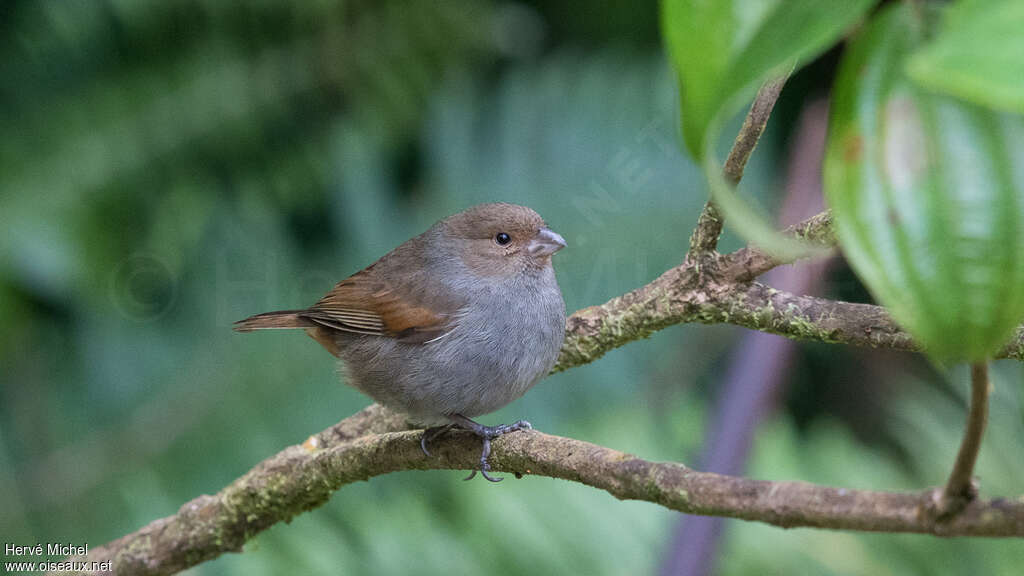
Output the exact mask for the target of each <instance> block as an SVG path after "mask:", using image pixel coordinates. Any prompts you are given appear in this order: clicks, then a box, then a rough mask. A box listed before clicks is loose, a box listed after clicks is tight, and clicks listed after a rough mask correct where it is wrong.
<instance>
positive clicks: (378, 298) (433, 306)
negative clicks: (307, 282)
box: [299, 266, 458, 342]
mask: <svg viewBox="0 0 1024 576" xmlns="http://www.w3.org/2000/svg"><path fill="white" fill-rule="evenodd" d="M380 276H381V274H379V270H376V269H375V267H374V266H371V267H370V268H367V269H365V270H363V271H361V272H358V273H356V274H355V275H353V276H351V277H349V278H347V279H345V280H343V281H341V282H340V283H338V284H337V285H336V286H335V287H334V288H333V289H332V290H331V291H330V292H328V293H327V295H326V296H324V297H323V298H321V299H320V301H319V302H317V303H316V304H314V305H313V306H311V307H310V308H309V309H307V310H304V311H302V312H300V313H299V316H301V317H303V318H307V319H309V320H311V321H313V322H315V323H317V324H319V325H321V326H324V327H326V328H331V329H334V330H340V331H343V332H352V333H356V334H373V335H378V336H388V337H392V338H399V339H402V340H404V341H409V342H426V341H428V340H431V339H433V338H437V337H438V336H441V335H443V334H444V333H445V332H447V331H448V330H450V329H451V328H453V327H454V320H455V318H456V316H457V311H458V305H457V302H455V301H454V299H453V298H452V297H451V295H450V294H444V293H442V294H440V295H438V293H437V292H438V288H439V287H437V286H431V287H430V288H434V289H433V290H430V289H424V288H426V287H424V286H422V283H423V282H422V279H420V281H419V282H417V281H410V280H412V279H410V278H401V277H400V281H402V280H405V281H404V282H401V283H396V282H394V281H392V282H388V281H385V280H383V279H382V278H381V277H380ZM414 285H415V286H419V289H416V290H414V289H412V286H414ZM428 295H432V298H431V297H428Z"/></svg>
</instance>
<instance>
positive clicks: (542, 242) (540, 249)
mask: <svg viewBox="0 0 1024 576" xmlns="http://www.w3.org/2000/svg"><path fill="white" fill-rule="evenodd" d="M562 248H565V238H562V237H561V235H559V234H558V233H557V232H555V231H554V230H551V229H550V228H541V229H540V231H539V232H537V235H536V236H534V237H533V240H530V244H529V245H528V246H527V247H526V250H527V251H528V252H529V253H530V255H531V256H551V255H552V254H554V253H555V252H558V251H559V250H561V249H562Z"/></svg>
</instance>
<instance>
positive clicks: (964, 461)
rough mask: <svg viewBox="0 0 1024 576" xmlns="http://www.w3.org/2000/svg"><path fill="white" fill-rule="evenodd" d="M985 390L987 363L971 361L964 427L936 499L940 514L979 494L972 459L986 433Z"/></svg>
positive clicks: (964, 504) (976, 455)
mask: <svg viewBox="0 0 1024 576" xmlns="http://www.w3.org/2000/svg"><path fill="white" fill-rule="evenodd" d="M988 390H989V382H988V363H987V362H979V363H977V364H972V365H971V407H970V411H969V412H968V413H967V427H966V429H965V430H964V438H963V441H962V442H961V443H960V451H959V452H957V455H956V462H955V463H954V464H953V470H952V471H951V472H950V474H949V480H947V481H946V488H945V489H944V490H943V491H942V496H941V497H940V499H939V503H938V511H939V515H940V516H949V515H951V514H956V513H957V512H959V511H960V510H961V509H963V507H964V506H966V505H967V503H968V502H970V501H971V500H974V499H975V498H976V497H977V496H978V487H977V485H976V484H975V482H974V477H973V475H974V463H975V462H976V461H977V459H978V452H979V451H980V450H981V438H982V436H983V435H984V434H985V425H986V423H987V422H988Z"/></svg>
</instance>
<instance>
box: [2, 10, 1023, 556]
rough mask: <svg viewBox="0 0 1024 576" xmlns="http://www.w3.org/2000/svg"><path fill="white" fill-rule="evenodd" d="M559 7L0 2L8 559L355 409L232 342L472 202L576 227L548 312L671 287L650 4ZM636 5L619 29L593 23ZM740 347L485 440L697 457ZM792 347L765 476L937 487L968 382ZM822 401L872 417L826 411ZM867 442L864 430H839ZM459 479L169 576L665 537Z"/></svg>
mask: <svg viewBox="0 0 1024 576" xmlns="http://www.w3.org/2000/svg"><path fill="white" fill-rule="evenodd" d="M566 6H567V3H565V2H555V3H549V4H545V3H541V2H536V3H529V4H517V3H503V4H494V3H489V2H483V1H476V0H452V1H451V2H445V3H428V2H413V1H394V0H388V1H384V2H373V1H369V0H366V1H350V2H331V1H317V2H303V3H289V2H284V1H283V0H282V1H275V0H264V1H261V2H215V1H205V0H172V1H170V2H164V3H135V2H127V1H107V2H101V1H97V2H57V1H42V2H30V1H26V0H21V1H8V2H6V3H5V4H4V5H3V7H2V8H0V62H2V63H3V64H4V74H3V75H0V125H2V126H4V130H3V131H2V132H0V224H2V227H3V229H4V231H5V233H4V234H3V236H2V241H0V242H2V243H0V322H2V324H3V326H4V327H5V329H4V330H3V331H0V346H2V348H0V363H2V370H0V493H2V494H3V496H2V497H0V536H2V538H0V539H2V540H4V541H13V542H17V543H34V542H37V541H38V542H49V541H72V542H80V541H85V542H88V543H89V544H90V545H92V546H96V545H100V544H102V543H104V542H106V541H108V540H111V539H113V538H116V537H118V536H121V535H123V534H124V533H127V532H129V531H132V530H135V529H137V528H138V527H140V526H142V525H144V524H146V523H148V522H150V521H151V520H153V519H155V518H158V517H161V516H165V515H168V514H171V513H173V512H175V511H176V510H177V508H178V507H179V506H180V505H181V504H183V503H184V502H186V501H188V500H190V499H191V498H194V497H195V496H197V495H199V494H202V493H212V492H214V491H216V490H218V489H219V488H220V487H222V486H223V485H225V484H226V483H228V482H230V481H231V480H232V479H234V478H235V477H237V476H238V475H240V474H242V473H243V472H245V471H246V470H248V469H249V468H250V467H251V466H252V465H253V464H255V463H256V462H258V461H259V460H261V459H263V458H265V457H267V456H268V455H270V454H273V453H275V452H276V451H278V450H280V449H281V448H283V447H284V446H286V445H288V444H292V443H296V442H301V441H302V440H303V439H304V438H305V437H306V436H308V435H309V434H311V433H313V432H316V431H319V430H321V429H323V428H325V427H326V426H328V425H330V424H332V423H334V422H336V421H337V420H339V419H340V418H343V417H345V416H347V415H349V414H351V413H353V412H355V411H356V410H358V409H359V408H361V407H362V406H364V405H366V404H367V403H368V401H367V400H366V398H365V397H363V396H361V395H360V394H359V393H357V392H355V391H354V390H352V389H350V388H347V387H345V386H342V385H340V384H339V383H338V381H337V376H336V372H335V368H334V366H333V364H332V359H331V358H330V357H328V356H327V355H326V354H324V353H323V351H322V350H321V349H320V348H319V347H318V346H316V345H315V344H314V343H312V342H311V341H309V340H308V339H307V338H305V337H303V336H301V335H299V334H294V333H273V334H258V335H240V334H235V333H232V332H231V330H230V323H231V322H232V321H233V320H236V319H238V318H241V317H244V316H246V315H248V314H251V313H255V312H260V311H264V310H270V309H275V308H287V307H293V306H302V305H306V304H308V303H310V302H312V301H314V300H315V299H316V298H317V297H319V296H320V295H321V294H322V293H323V292H324V291H326V290H327V289H328V288H329V287H330V286H331V285H332V284H333V283H334V282H336V281H337V280H339V279H341V278H343V277H345V276H346V275H348V274H350V273H351V272H353V271H355V270H357V269H358V268H360V267H362V266H364V265H366V264H368V263H370V262H372V261H373V260H374V259H376V258H377V257H379V256H380V255H382V254H383V253H384V252H386V251H387V250H388V249H390V248H391V247H393V246H394V245H396V244H397V243H399V242H401V241H403V240H405V239H407V238H408V237H410V236H412V235H414V234H416V233H418V232H420V231H421V230H422V229H424V228H425V227H427V226H428V225H429V224H430V223H432V222H433V221H435V220H436V219H438V218H440V217H443V216H445V215H447V214H450V213H452V212H455V211H458V210H461V209H463V208H465V207H466V206H467V205H470V204H473V203H477V202H482V201H493V200H506V201H513V202H518V203H522V204H528V205H530V206H532V207H534V208H536V209H537V210H538V211H539V212H540V213H541V214H542V215H544V216H545V217H546V219H547V220H548V222H549V223H550V224H551V226H552V227H553V228H554V229H556V230H558V231H559V232H560V233H562V234H563V235H564V236H565V237H566V239H567V240H568V242H569V249H567V250H566V251H564V252H563V253H561V254H559V256H558V259H557V262H556V268H557V270H558V275H559V280H560V282H561V285H562V287H563V291H564V293H565V297H566V303H567V307H568V309H569V310H570V311H571V310H575V309H577V308H580V307H582V306H586V305H590V304H595V303H599V302H602V301H604V300H606V299H607V298H609V297H612V296H615V295H617V294H620V293H622V292H625V291H627V290H629V289H632V288H634V287H636V286H638V285H640V284H642V283H644V282H647V281H649V280H651V279H653V278H654V277H656V276H657V275H658V274H659V273H660V272H661V271H663V270H664V269H666V268H667V267H669V266H672V265H674V264H676V263H678V261H679V260H680V259H681V257H682V255H683V252H684V250H685V247H686V241H687V236H688V234H689V230H690V228H691V227H692V224H693V222H694V221H695V219H696V215H697V213H698V210H699V208H700V206H701V205H702V203H703V200H704V198H705V196H706V191H705V189H704V184H703V180H702V177H701V174H700V171H699V170H698V169H697V167H695V166H694V165H692V164H690V163H689V161H687V160H686V159H685V157H684V156H683V154H682V153H681V151H680V148H679V144H678V139H677V137H676V130H675V126H676V125H677V124H678V122H677V120H678V119H677V112H676V104H675V102H676V98H677V94H676V88H675V79H674V78H673V76H672V74H671V72H670V71H669V69H668V66H667V64H666V62H665V59H664V57H663V55H662V53H661V50H660V48H659V46H658V43H657V39H656V37H655V36H654V35H655V34H656V28H655V22H656V21H657V19H656V5H655V3H653V2H651V3H642V4H636V3H626V2H622V1H608V2H601V3H594V4H592V5H588V8H587V10H585V11H583V12H585V14H583V13H579V12H577V11H576V10H573V9H570V8H567V7H566ZM627 12H628V13H630V14H632V15H633V16H632V19H630V20H621V19H620V20H618V21H619V22H626V23H628V25H626V24H623V25H609V24H607V22H609V21H614V20H615V18H616V17H617V16H616V15H622V14H624V13H627ZM794 85H797V86H803V85H806V83H801V82H800V81H797V82H795V83H794ZM813 91H814V89H813V88H808V89H807V90H806V91H805V93H804V92H802V93H797V94H793V95H791V96H790V98H791V101H792V102H793V104H790V105H789V106H797V105H799V103H800V102H801V101H802V100H803V99H804V98H805V97H807V94H812V93H813ZM786 114H787V112H786V104H785V103H783V104H782V109H781V110H780V115H779V117H781V118H785V117H786ZM786 135H787V133H786V127H785V124H784V123H780V125H778V126H774V125H773V126H772V127H771V129H770V131H769V134H768V135H767V136H766V138H765V140H764V141H763V143H762V146H761V147H760V148H759V149H758V152H757V154H756V155H755V156H754V158H753V160H752V165H751V166H750V167H749V169H748V171H747V176H746V179H745V181H744V184H743V187H744V188H745V189H746V190H747V191H748V192H750V193H758V194H759V196H760V198H761V200H763V201H765V202H766V203H771V197H772V195H773V194H774V193H775V188H776V186H775V182H776V181H777V179H778V178H779V174H778V173H777V172H778V169H777V165H778V164H779V160H780V158H782V157H783V155H784V153H785V150H784V145H785V143H786ZM726 243H727V245H729V246H735V245H736V240H735V239H729V240H727V241H726ZM837 289H845V288H844V287H843V286H838V288H837ZM736 333H737V330H735V329H732V328H728V327H718V326H713V327H708V326H683V327H675V328H672V329H669V330H665V331H663V332H660V333H658V334H657V335H656V336H654V337H653V338H652V339H651V340H649V341H644V342H639V343H634V344H631V345H629V346H627V347H625V348H623V349H620V350H617V351H614V352H612V353H610V354H608V356H606V357H605V358H603V359H602V360H600V361H599V362H598V363H596V364H594V365H591V366H585V367H582V368H579V369H575V370H572V371H569V372H566V373H563V374H559V375H557V376H554V377H552V378H550V379H548V380H546V381H544V382H542V383H541V384H540V385H538V386H537V388H536V389H534V390H533V391H531V393H530V394H528V395H527V396H526V397H525V398H523V399H522V400H520V401H518V402H516V403H514V404H513V405H511V406H509V407H508V408H506V409H504V410H502V411H501V412H499V413H497V414H495V415H492V416H489V417H486V418H485V421H486V422H488V423H496V422H500V421H506V420H511V419H515V418H519V417H527V418H529V419H530V420H531V421H532V422H533V424H534V425H535V426H536V427H538V428H540V429H542V430H544V431H546V432H550V433H554V434H563V435H568V436H573V437H577V438H581V439H584V440H588V441H592V442H596V443H600V444H605V445H608V446H612V447H614V448H617V449H621V450H626V451H630V452H634V453H637V454H640V455H642V456H644V457H646V458H651V459H661V460H678V461H684V462H692V461H693V460H694V458H695V457H696V455H697V454H699V452H700V446H701V443H702V441H703V438H702V434H703V430H704V424H705V406H706V403H707V402H706V396H707V391H708V390H709V389H711V390H713V388H714V386H715V384H716V382H717V378H719V377H720V373H721V366H722V364H723V362H725V361H726V352H727V350H728V346H729V344H730V342H731V341H732V339H733V337H734V335H735V334H736ZM804 350H805V352H806V361H805V365H804V368H803V372H801V374H802V376H800V378H799V380H800V382H801V384H800V385H799V387H798V388H797V390H798V392H799V395H798V396H797V395H794V398H792V399H790V400H789V401H788V402H787V406H788V408H787V409H785V410H782V411H780V413H779V415H778V416H777V417H776V418H775V419H774V420H773V421H772V422H771V424H770V425H769V426H767V429H766V430H765V431H764V434H763V435H762V436H761V438H760V440H759V441H758V445H757V451H756V454H755V458H754V465H753V470H752V472H751V473H752V474H753V475H755V476H758V477H763V478H778V479H803V480H809V481H822V482H829V483H833V484H840V485H845V486H851V487H859V488H876V489H901V488H905V489H910V488H918V487H921V486H925V485H929V484H934V483H937V482H940V481H941V480H942V479H943V477H944V474H945V471H946V467H947V466H948V463H949V462H950V461H951V459H952V456H953V454H954V452H955V447H956V443H957V439H958V434H959V431H958V430H959V427H958V426H954V425H950V423H951V422H958V421H959V419H960V418H961V417H962V398H961V397H960V395H959V394H950V393H949V391H951V390H956V391H962V390H963V389H964V388H965V381H966V378H965V377H963V375H962V374H959V375H956V374H955V375H953V376H951V377H950V382H949V383H947V382H942V381H939V382H938V383H936V382H935V381H934V378H932V379H931V380H928V381H927V382H922V381H919V380H918V378H917V377H916V376H914V377H912V376H899V377H897V378H893V380H892V381H891V382H888V381H882V382H880V383H879V384H877V385H873V386H866V387H862V388H863V389H862V388H856V389H855V388H853V387H855V386H860V385H861V384H862V382H861V381H860V379H859V378H856V379H853V380H852V381H851V380H850V379H849V377H847V379H846V380H843V379H842V378H841V377H837V376H835V375H836V374H839V373H840V372H842V371H843V369H844V367H845V368H846V369H848V370H860V369H862V368H863V365H864V363H865V362H870V361H871V360H870V359H871V358H872V356H871V355H870V354H864V355H861V354H859V353H857V354H851V353H850V352H849V351H848V350H845V349H839V348H836V347H828V346H809V347H805V348H804ZM865 359H867V360H865ZM890 360H891V359H890ZM825 365H827V366H828V368H827V369H826V368H822V367H823V366H825ZM816 367H817V368H816ZM829 374H831V375H832V377H829ZM997 375H1001V376H999V380H997V388H996V396H995V397H994V402H993V404H994V414H993V420H992V426H991V429H990V434H989V435H988V436H987V437H986V445H985V447H984V450H983V452H982V455H981V461H980V474H981V476H982V478H983V480H984V489H985V491H986V492H987V493H989V494H993V495H1010V494H1019V493H1022V492H1024V487H1022V486H1021V484H1020V479H1021V478H1024V469H1022V467H1021V466H1022V464H1021V463H1022V462H1024V458H1021V456H1022V455H1021V452H1020V450H1021V449H1020V444H1019V438H1020V437H1021V432H1022V428H1024V410H1022V408H1021V397H1020V394H1021V389H1020V386H1019V380H1020V368H1019V367H1018V366H1017V365H1016V364H1006V365H1000V366H999V367H998V369H997ZM887 384H891V386H890V385H887ZM841 387H849V388H841ZM844 389H846V390H849V389H855V390H856V393H855V395H856V396H857V397H858V399H859V400H860V401H862V402H867V403H868V404H859V405H858V406H857V407H858V410H843V409H842V408H843V407H844V405H845V403H844V402H837V401H835V398H834V396H835V395H836V394H839V393H840V391H841V390H844ZM870 402H875V404H870ZM866 406H867V407H866ZM870 406H874V409H872V408H870ZM808 407H810V408H808ZM794 414H795V415H796V417H794V416H793V415H794ZM865 421H868V422H878V421H881V422H884V431H883V432H879V433H878V434H877V435H876V436H873V437H872V436H863V435H861V436H856V435H854V434H853V433H851V431H850V430H857V429H858V427H859V426H860V427H862V426H863V422H865ZM794 422H796V423H797V424H794ZM460 477H461V475H460V474H457V473H450V472H431V473H421V472H409V473H402V474H395V475H391V476H387V477H382V478H376V479H373V480H372V481H370V482H368V483H365V484H361V485H358V486H350V487H347V488H345V489H343V490H342V491H341V492H339V493H338V494H337V495H335V497H334V498H333V499H332V501H331V502H330V503H329V504H328V505H327V506H325V507H323V508H321V509H318V510H316V511H313V512H311V513H308V514H305V515H303V516H301V517H299V518H297V519H296V520H295V521H293V522H292V523H291V524H290V525H280V526H277V527H275V528H273V529H272V530H270V531H269V532H267V533H265V534H263V535H260V536H259V537H257V538H256V539H255V540H254V541H253V542H251V543H250V544H249V545H248V546H246V552H245V553H244V554H241V555H229V556H226V557H222V558H220V559H218V560H216V561H214V562H211V563H208V564H205V565H201V566H199V567H196V568H194V569H193V570H191V571H190V573H192V574H257V575H258V574H279V573H313V574H318V573H335V572H343V573H344V572H348V573H360V574H377V573H392V574H402V573H407V574H422V573H457V574H474V573H482V572H485V571H486V572H489V573H500V574H527V573H587V574H622V573H631V574H642V573H652V572H655V571H656V569H657V566H658V564H659V562H660V559H661V557H662V556H663V552H664V547H665V546H666V545H667V543H668V541H669V537H668V536H669V532H670V527H671V525H672V523H673V522H675V521H676V519H677V518H678V515H677V514H674V513H671V512H668V511H666V510H663V509H661V508H658V507H656V506H654V505H651V504H646V503H636V502H619V501H616V500H614V499H613V498H612V497H610V496H608V495H607V494H604V493H602V492H598V491H595V490H593V489H590V488H586V487H583V486H579V485H575V484H571V483H566V482H559V481H555V480H548V479H541V478H529V479H526V480H522V481H515V480H514V479H509V480H508V481H506V482H504V483H502V484H501V485H499V486H490V485H487V484H486V483H484V482H469V483H462V482H460V481H459V480H458V479H459V478H460ZM1015 554H1016V556H1014V555H1015ZM1022 554H1024V548H1022V547H1021V545H1020V544H1018V543H1008V542H982V541H976V540H960V541H955V542H949V541H945V540H937V539H932V538H926V537H913V536H905V537H892V536H885V535H875V536H865V535H859V534H845V533H843V534H839V533H829V532H820V531H811V530H795V531H782V530H778V529H774V528H769V527H765V526H760V525H753V524H733V525H732V528H731V531H730V534H729V538H728V544H727V546H726V548H725V550H724V553H723V557H722V561H721V563H720V565H721V567H722V569H723V572H724V573H727V574H743V573H748V572H756V573H765V572H767V573H780V574H782V573H794V572H795V573H809V572H810V573H834V574H879V573H891V574H915V573H929V574H961V573H963V572H964V567H965V566H971V567H978V573H992V574H998V573H1009V572H1008V571H1009V570H1012V569H1013V568H1012V567H1013V566H1014V564H1013V561H1014V558H1017V559H1019V558H1020V557H1021V555H1022ZM972 571H973V570H972Z"/></svg>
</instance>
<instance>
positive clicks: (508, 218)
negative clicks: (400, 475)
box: [234, 203, 566, 482]
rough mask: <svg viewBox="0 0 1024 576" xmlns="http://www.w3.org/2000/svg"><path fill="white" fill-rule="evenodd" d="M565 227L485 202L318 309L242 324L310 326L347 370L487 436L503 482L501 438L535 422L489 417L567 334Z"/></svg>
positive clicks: (546, 363)
mask: <svg viewBox="0 0 1024 576" xmlns="http://www.w3.org/2000/svg"><path fill="white" fill-rule="evenodd" d="M565 245H566V242H565V239H563V238H562V236H560V235H559V234H558V233H556V232H554V231H553V230H551V229H550V228H549V227H548V226H547V224H546V223H545V221H544V220H543V219H542V218H541V217H540V215H538V214H537V213H536V212H535V211H533V210H532V209H530V208H528V207H525V206H519V205H515V204H507V203H491V204H480V205H477V206H473V207H471V208H468V209H466V210H464V211H462V212H459V213H456V214H453V215H451V216H449V217H447V218H444V219H442V220H440V221H438V222H437V223H435V224H434V225H433V226H431V227H430V228H429V229H428V230H426V231H425V232H423V233H422V234H420V235H419V236H416V237H414V238H411V239H409V240H407V241H406V242H404V243H402V244H401V245H399V246H398V247H397V248H395V249H394V250H392V251H391V252H389V253H387V254H386V255H384V256H383V257H381V258H380V259H379V260H377V261H376V262H374V263H373V264H371V265H369V266H367V267H366V268H364V269H362V270H360V271H359V272H356V273H355V274H353V275H352V276H349V277H348V278H346V279H345V280H342V281H341V282H339V283H338V284H337V285H335V286H334V288H332V289H331V290H330V291H329V292H328V293H327V294H326V295H325V296H324V297H323V298H321V299H320V300H319V301H318V302H316V303H315V304H313V305H312V306H310V307H309V308H306V309H300V310H281V311H276V312H266V313H263V314H257V315H255V316H250V317H248V318H246V319H244V320H240V321H238V322H236V323H235V324H234V329H235V330H237V331H240V332H249V331H253V330H265V329H282V328H284V329H287V328H296V329H304V330H305V331H306V332H307V333H308V334H309V336H311V337H312V338H313V339H314V340H316V341H317V342H318V343H319V344H320V345H322V346H323V347H324V348H325V349H326V350H327V351H328V352H330V353H331V354H332V355H334V356H335V357H337V358H338V359H339V364H340V369H341V372H342V374H343V375H344V380H345V381H346V382H347V383H348V384H350V385H352V386H354V387H355V388H356V389H358V390H360V391H361V392H363V393H364V394H366V395H367V396H369V397H370V398H372V399H373V400H375V401H376V402H378V403H380V404H382V405H384V406H385V407H388V408H391V409H393V410H395V411H398V412H402V413H404V414H406V415H407V416H408V419H409V420H410V421H411V422H414V423H417V424H420V425H423V426H424V427H425V428H426V429H425V430H424V432H423V435H422V436H421V440H420V446H421V448H422V450H423V452H424V454H426V455H427V456H428V457H429V456H430V451H429V449H428V443H429V442H431V441H432V440H434V439H435V438H437V437H438V436H440V435H441V434H443V433H444V432H446V431H448V430H450V429H452V428H461V429H465V430H469V431H470V432H472V433H474V434H476V435H477V436H478V437H480V438H481V440H482V443H483V449H482V452H481V455H480V460H479V466H478V468H477V469H474V470H473V472H472V473H471V474H470V475H469V476H468V477H466V478H465V479H466V480H470V479H472V478H473V477H474V476H476V473H477V471H479V472H480V473H481V475H482V476H483V477H484V478H486V479H487V480H489V481H491V482H498V481H500V480H501V479H502V478H500V477H493V476H491V475H490V474H489V470H490V465H489V463H488V457H489V456H490V451H491V440H493V439H494V438H497V437H498V436H501V435H502V434H506V433H509V432H513V431H517V430H526V429H531V428H532V426H531V425H530V423H529V422H528V421H526V420H519V421H517V422H514V423H512V424H505V425H498V426H484V425H482V424H479V423H477V422H476V421H475V420H473V418H475V417H477V416H481V415H486V414H489V413H491V412H494V411H495V410H498V409H499V408H502V407H504V406H505V405H507V404H509V403H510V402H512V401H513V400H516V399H518V398H519V397H521V396H522V395H523V394H525V393H526V391H527V390H529V389H530V388H531V387H533V385H534V384H536V383H537V382H538V381H539V380H540V379H541V378H543V377H544V376H545V375H547V374H548V373H549V372H550V371H551V369H552V368H553V367H554V365H555V362H556V361H557V359H558V354H559V351H560V350H561V347H562V342H563V340H564V338H565V302H564V300H563V298H562V293H561V290H560V289H559V286H558V281H557V279H556V277H555V271H554V267H553V265H552V256H553V255H554V254H555V253H556V252H558V251H559V250H561V249H562V248H564V247H565Z"/></svg>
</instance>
